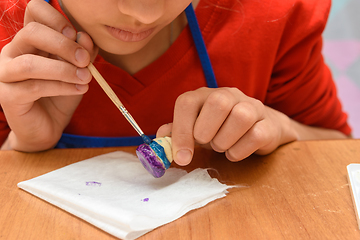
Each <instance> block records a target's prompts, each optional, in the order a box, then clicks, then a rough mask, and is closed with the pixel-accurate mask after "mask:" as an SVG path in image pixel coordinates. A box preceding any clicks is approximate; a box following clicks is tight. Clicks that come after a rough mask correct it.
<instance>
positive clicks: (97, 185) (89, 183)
mask: <svg viewBox="0 0 360 240" xmlns="http://www.w3.org/2000/svg"><path fill="white" fill-rule="evenodd" d="M85 184H86V186H95V187H100V186H101V183H100V182H95V181H90V182H86V183H85Z"/></svg>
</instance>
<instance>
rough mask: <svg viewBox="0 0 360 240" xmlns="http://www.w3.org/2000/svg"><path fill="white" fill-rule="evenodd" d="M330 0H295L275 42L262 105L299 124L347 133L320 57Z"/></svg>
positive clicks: (330, 78)
mask: <svg viewBox="0 0 360 240" xmlns="http://www.w3.org/2000/svg"><path fill="white" fill-rule="evenodd" d="M329 9H330V1H328V2H327V1H298V2H297V3H296V4H295V5H294V7H293V9H292V10H291V13H289V14H290V16H289V19H288V21H287V24H286V26H285V28H284V32H283V37H282V39H281V41H280V44H279V49H278V54H277V59H276V61H275V65H274V69H273V74H272V79H271V84H270V86H269V89H268V96H267V99H266V104H267V105H268V106H270V107H272V108H275V109H278V110H279V111H281V112H284V113H285V114H287V115H288V116H290V117H291V118H293V119H294V120H296V121H299V122H301V123H304V124H307V125H311V126H318V127H323V128H330V129H336V130H339V131H341V132H343V133H344V134H346V135H349V134H350V133H351V128H350V126H349V125H348V124H347V115H346V113H344V112H343V110H342V106H341V103H340V101H339V99H338V97H337V93H336V87H335V84H334V81H333V79H332V75H331V73H330V70H329V68H328V67H327V66H326V64H325V63H324V59H323V57H322V53H321V50H322V37H321V34H322V32H323V30H324V28H325V24H326V20H327V17H328V13H329Z"/></svg>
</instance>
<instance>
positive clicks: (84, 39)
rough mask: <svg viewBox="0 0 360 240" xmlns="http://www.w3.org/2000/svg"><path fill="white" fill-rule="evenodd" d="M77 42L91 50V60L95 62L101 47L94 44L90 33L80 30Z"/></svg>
mask: <svg viewBox="0 0 360 240" xmlns="http://www.w3.org/2000/svg"><path fill="white" fill-rule="evenodd" d="M76 42H77V43H78V44H80V45H81V46H83V47H84V48H85V49H86V50H87V51H88V52H89V54H90V58H91V61H92V62H93V61H94V60H95V58H96V56H97V54H98V52H99V48H98V47H97V46H96V45H94V42H93V40H92V39H91V37H90V36H89V34H87V33H85V32H79V33H78V34H77V38H76Z"/></svg>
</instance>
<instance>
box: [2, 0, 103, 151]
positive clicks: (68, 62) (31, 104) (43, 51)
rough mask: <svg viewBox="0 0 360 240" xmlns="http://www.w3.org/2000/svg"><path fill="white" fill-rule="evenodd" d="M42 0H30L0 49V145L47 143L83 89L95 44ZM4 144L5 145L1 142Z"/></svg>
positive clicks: (22, 147)
mask: <svg viewBox="0 0 360 240" xmlns="http://www.w3.org/2000/svg"><path fill="white" fill-rule="evenodd" d="M76 39H77V34H76V31H75V29H74V28H73V27H72V25H71V23H70V22H69V21H68V20H67V19H66V18H65V17H64V16H63V15H62V14H61V13H59V12H58V11H57V10H56V9H54V8H53V7H52V6H51V5H50V4H48V3H47V2H45V1H44V0H32V1H30V2H29V3H28V6H27V8H26V12H25V19H24V28H23V29H21V30H20V31H19V32H18V33H17V34H16V35H15V37H14V38H13V40H12V41H11V42H10V43H9V44H7V45H5V46H4V48H3V49H2V51H1V54H0V104H1V107H2V109H3V111H4V113H5V116H6V119H7V121H8V124H9V126H10V128H11V132H10V134H9V136H8V139H7V141H6V143H5V144H4V145H3V147H2V149H4V148H5V149H15V150H19V151H40V150H45V149H49V148H51V147H53V146H54V145H55V144H56V143H57V141H58V140H59V139H60V137H61V134H62V132H63V130H64V128H65V127H66V126H67V124H68V123H69V121H70V119H71V117H72V114H73V113H74V111H75V109H76V107H77V106H78V104H79V103H80V101H81V98H82V95H83V94H84V93H85V92H86V91H87V90H88V83H89V82H90V80H91V78H92V77H91V74H90V72H89V70H88V69H87V68H86V66H87V65H88V64H89V62H90V58H91V56H93V57H95V55H96V48H95V47H94V45H93V43H92V41H91V38H90V37H89V36H88V35H87V34H85V33H81V38H80V39H78V42H79V43H77V42H76ZM5 146H6V147H5Z"/></svg>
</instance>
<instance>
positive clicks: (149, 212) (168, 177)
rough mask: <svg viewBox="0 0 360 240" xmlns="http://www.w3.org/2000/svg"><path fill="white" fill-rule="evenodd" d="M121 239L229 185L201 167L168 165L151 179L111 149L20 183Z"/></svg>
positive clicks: (132, 160) (171, 218) (221, 194)
mask: <svg viewBox="0 0 360 240" xmlns="http://www.w3.org/2000/svg"><path fill="white" fill-rule="evenodd" d="M18 187H19V188H22V189H24V190H25V191H28V192H30V193H32V194H33V195H35V196H37V197H39V198H42V199H44V200H46V201H48V202H50V203H52V204H54V205H56V206H58V207H60V208H62V209H64V210H66V211H68V212H70V213H72V214H74V215H76V216H78V217H80V218H82V219H84V220H85V221H88V222H89V223H91V224H93V225H95V226H97V227H98V228H100V229H102V230H104V231H106V232H108V233H110V234H112V235H114V236H116V237H118V238H122V239H135V238H138V237H140V236H141V235H143V234H145V233H147V232H149V231H151V230H153V229H154V228H157V227H159V226H161V225H164V224H166V223H169V222H171V221H174V220H175V219H177V218H179V217H181V216H182V215H184V214H185V213H187V212H188V211H190V210H192V209H196V208H200V207H202V206H204V205H206V204H207V203H209V202H211V201H213V200H215V199H218V198H221V197H224V196H225V194H226V193H227V189H228V188H230V187H231V186H227V185H225V184H221V183H220V182H219V181H218V180H217V179H215V178H211V177H210V176H209V174H208V172H207V170H205V169H196V170H194V171H192V172H190V173H187V172H186V171H184V170H181V169H177V168H169V169H168V170H167V172H166V173H165V175H164V176H163V177H161V178H154V177H153V176H151V175H150V174H149V173H148V172H147V171H146V170H145V168H144V167H143V166H142V165H141V163H140V161H139V160H138V159H137V157H136V156H135V155H132V154H130V153H125V152H120V151H118V152H112V153H108V154H104V155H100V156H97V157H94V158H90V159H88V160H84V161H81V162H78V163H74V164H71V165H69V166H66V167H63V168H61V169H58V170H55V171H52V172H50V173H47V174H44V175H42V176H39V177H36V178H33V179H30V180H27V181H23V182H20V183H18Z"/></svg>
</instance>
